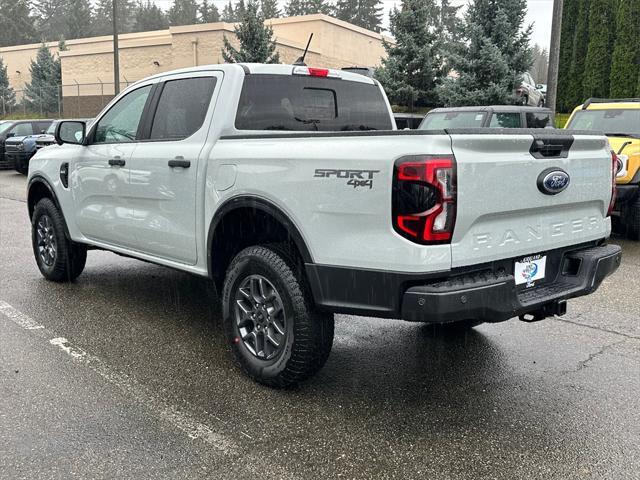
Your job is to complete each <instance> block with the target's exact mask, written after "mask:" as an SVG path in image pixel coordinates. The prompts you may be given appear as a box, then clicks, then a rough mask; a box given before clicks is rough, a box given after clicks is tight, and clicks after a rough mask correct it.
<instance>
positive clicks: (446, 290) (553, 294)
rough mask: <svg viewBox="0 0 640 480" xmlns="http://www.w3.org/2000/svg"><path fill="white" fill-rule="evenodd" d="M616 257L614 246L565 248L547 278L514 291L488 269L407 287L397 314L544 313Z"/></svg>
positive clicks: (501, 316) (596, 282)
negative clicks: (554, 271) (558, 264)
mask: <svg viewBox="0 0 640 480" xmlns="http://www.w3.org/2000/svg"><path fill="white" fill-rule="evenodd" d="M621 258H622V249H621V248H620V247H619V246H617V245H604V246H600V247H592V248H587V249H583V250H578V251H574V252H568V253H566V254H565V255H564V256H563V259H562V262H561V268H560V271H559V272H558V274H557V276H556V278H555V279H554V280H553V281H551V282H549V283H543V284H541V285H540V286H536V287H532V288H530V289H525V290H520V291H518V290H517V289H516V286H515V281H514V278H513V275H511V274H506V273H503V274H496V273H494V272H491V273H489V272H487V273H485V274H482V273H481V274H476V275H462V276H459V277H456V278H453V279H450V280H447V281H445V282H440V283H436V284H432V285H425V286H418V287H413V288H410V289H409V290H407V292H406V293H405V294H404V299H403V302H402V318H403V319H405V320H414V321H425V320H426V321H429V322H436V323H446V322H455V321H458V320H467V319H475V320H480V321H484V322H499V321H503V320H508V319H510V318H513V317H517V316H521V315H532V316H533V317H534V318H536V319H541V318H545V317H548V316H550V315H553V314H555V313H559V312H561V310H562V305H559V302H563V301H565V300H567V299H569V298H575V297H579V296H582V295H588V294H589V293H592V292H594V291H595V290H596V289H597V288H598V287H599V286H600V284H601V283H602V281H603V280H604V279H605V278H606V277H607V276H609V275H610V274H612V273H613V272H615V271H616V270H617V268H618V267H619V266H620V261H621Z"/></svg>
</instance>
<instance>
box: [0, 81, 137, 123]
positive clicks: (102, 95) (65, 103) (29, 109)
mask: <svg viewBox="0 0 640 480" xmlns="http://www.w3.org/2000/svg"><path fill="white" fill-rule="evenodd" d="M131 83H132V82H130V81H128V80H124V81H122V82H120V89H121V90H124V89H125V88H126V87H128V86H129V85H130V84H131ZM114 92H115V89H114V84H113V83H107V82H100V83H73V84H65V85H51V86H41V87H34V86H31V87H29V88H26V89H23V90H14V94H13V95H8V94H6V93H4V94H0V119H5V118H93V117H95V116H96V115H97V114H98V113H99V112H100V110H102V109H103V108H104V106H105V105H106V104H107V103H109V102H110V101H111V99H112V98H113V97H114Z"/></svg>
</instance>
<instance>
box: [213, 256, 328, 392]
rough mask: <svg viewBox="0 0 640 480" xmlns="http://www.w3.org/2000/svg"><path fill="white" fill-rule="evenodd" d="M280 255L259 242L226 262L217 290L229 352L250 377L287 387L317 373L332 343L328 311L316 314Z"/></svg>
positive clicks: (289, 260) (288, 260)
mask: <svg viewBox="0 0 640 480" xmlns="http://www.w3.org/2000/svg"><path fill="white" fill-rule="evenodd" d="M292 267H293V262H292V261H291V259H289V258H288V257H287V256H286V255H285V254H284V253H282V252H279V251H276V250H274V249H272V248H267V247H263V246H255V247H249V248H246V249H244V250H243V251H241V252H240V253H239V254H238V255H237V256H236V257H235V258H234V259H233V261H232V262H231V265H230V266H229V269H228V271H227V275H226V278H225V281H224V288H223V293H222V307H223V322H224V329H225V335H226V337H227V340H228V342H229V344H230V348H231V352H232V354H233V356H234V358H235V360H236V362H237V363H238V365H239V366H240V368H241V369H242V370H243V371H244V372H245V373H247V374H248V375H249V376H250V377H251V378H253V379H254V380H256V381H257V382H259V383H262V384H265V385H268V386H270V387H281V388H283V387H290V386H293V385H296V384H298V383H300V382H302V381H303V380H306V379H307V378H309V377H311V376H313V375H314V374H315V373H316V372H317V371H319V370H320V369H321V368H322V366H323V365H324V363H325V362H326V360H327V358H328V357H329V352H330V351H331V346H332V344H333V329H334V320H333V315H331V314H323V313H319V312H315V311H314V310H313V309H312V303H311V299H310V298H309V294H308V293H307V289H306V288H305V286H304V284H303V279H302V278H300V275H296V274H294V269H293V268H292Z"/></svg>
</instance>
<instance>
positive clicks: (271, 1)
mask: <svg viewBox="0 0 640 480" xmlns="http://www.w3.org/2000/svg"><path fill="white" fill-rule="evenodd" d="M260 11H261V12H262V16H263V17H264V18H265V19H268V18H278V17H280V16H281V15H282V13H281V12H280V7H278V0H261V1H260Z"/></svg>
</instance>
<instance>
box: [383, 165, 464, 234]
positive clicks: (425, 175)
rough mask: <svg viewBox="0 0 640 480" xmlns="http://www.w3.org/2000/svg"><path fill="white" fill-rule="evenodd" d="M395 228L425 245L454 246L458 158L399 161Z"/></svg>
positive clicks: (395, 192)
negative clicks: (452, 240)
mask: <svg viewBox="0 0 640 480" xmlns="http://www.w3.org/2000/svg"><path fill="white" fill-rule="evenodd" d="M392 214H393V228H394V230H395V231H396V232H397V233H398V234H400V235H401V236H403V237H404V238H406V239H408V240H411V241H413V242H416V243H420V244H423V245H433V244H438V243H451V237H452V235H453V227H454V225H455V221H456V183H455V159H454V157H453V156H452V155H450V156H445V155H437V156H426V155H425V156H422V155H420V156H410V157H403V158H401V159H399V160H398V161H396V164H395V171H394V175H393V208H392Z"/></svg>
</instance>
